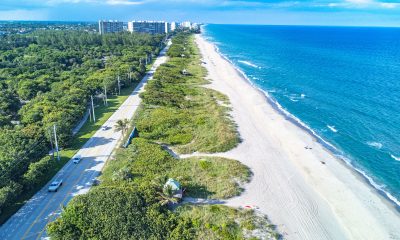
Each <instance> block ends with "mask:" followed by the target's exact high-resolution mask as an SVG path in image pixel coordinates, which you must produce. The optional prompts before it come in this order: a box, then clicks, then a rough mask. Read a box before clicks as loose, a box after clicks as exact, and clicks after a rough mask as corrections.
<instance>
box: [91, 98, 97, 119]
mask: <svg viewBox="0 0 400 240" xmlns="http://www.w3.org/2000/svg"><path fill="white" fill-rule="evenodd" d="M90 99H91V100H92V113H93V122H96V116H95V115H94V104H93V96H90Z"/></svg>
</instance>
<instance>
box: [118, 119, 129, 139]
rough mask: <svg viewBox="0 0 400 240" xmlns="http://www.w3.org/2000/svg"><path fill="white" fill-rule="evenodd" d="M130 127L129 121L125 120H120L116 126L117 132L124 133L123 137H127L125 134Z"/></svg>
mask: <svg viewBox="0 0 400 240" xmlns="http://www.w3.org/2000/svg"><path fill="white" fill-rule="evenodd" d="M128 127H129V120H128V119H124V120H121V119H120V120H118V121H117V122H116V124H115V131H116V132H119V131H121V132H122V136H124V135H125V132H126V131H127V130H128Z"/></svg>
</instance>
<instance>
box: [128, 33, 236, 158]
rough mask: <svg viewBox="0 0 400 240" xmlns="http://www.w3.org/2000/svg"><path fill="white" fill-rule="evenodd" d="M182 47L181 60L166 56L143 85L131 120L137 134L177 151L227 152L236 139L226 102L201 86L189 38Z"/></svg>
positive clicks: (197, 58) (200, 73)
mask: <svg viewBox="0 0 400 240" xmlns="http://www.w3.org/2000/svg"><path fill="white" fill-rule="evenodd" d="M185 46H186V51H187V53H186V54H185V56H186V58H181V57H172V58H170V60H169V61H168V62H167V63H166V64H164V65H162V66H160V67H159V69H158V70H157V72H156V73H155V75H154V79H153V80H151V81H149V84H148V85H146V88H145V89H146V91H145V92H144V93H143V94H141V97H142V99H143V103H142V107H141V108H140V110H139V113H138V114H137V115H136V117H135V118H134V124H135V125H136V126H137V128H138V130H139V134H140V136H141V137H144V138H147V139H150V140H153V141H156V142H160V143H165V144H168V145H171V146H172V147H173V148H174V149H175V150H176V151H177V152H178V153H192V152H196V151H197V152H205V153H214V152H225V151H228V150H230V149H232V148H234V147H235V146H237V144H238V143H239V142H240V138H239V134H238V132H237V130H236V125H235V123H234V122H233V120H232V117H231V116H230V115H229V110H230V107H229V100H228V98H227V97H226V96H225V95H223V94H222V93H220V92H217V91H215V90H212V89H209V88H206V87H205V86H204V85H205V84H207V83H209V81H208V80H205V77H206V69H205V68H204V67H202V66H201V64H200V55H199V50H198V49H197V46H196V45H195V44H194V41H193V37H190V38H188V40H187V42H186V45H185ZM183 70H186V71H187V74H182V72H183Z"/></svg>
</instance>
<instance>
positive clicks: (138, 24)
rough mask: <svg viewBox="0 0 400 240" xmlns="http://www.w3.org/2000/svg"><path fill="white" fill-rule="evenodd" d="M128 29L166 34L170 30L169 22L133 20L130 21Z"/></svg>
mask: <svg viewBox="0 0 400 240" xmlns="http://www.w3.org/2000/svg"><path fill="white" fill-rule="evenodd" d="M128 31H130V32H137V33H150V34H165V33H168V32H169V31H170V25H169V24H168V23H167V22H156V21H132V22H128Z"/></svg>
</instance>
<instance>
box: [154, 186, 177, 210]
mask: <svg viewBox="0 0 400 240" xmlns="http://www.w3.org/2000/svg"><path fill="white" fill-rule="evenodd" d="M158 194H159V196H158V198H157V199H158V200H159V202H160V204H161V206H164V205H167V204H169V203H172V204H175V203H178V199H177V198H176V197H174V191H173V190H172V188H171V186H166V187H164V189H163V190H162V191H160V192H158Z"/></svg>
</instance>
